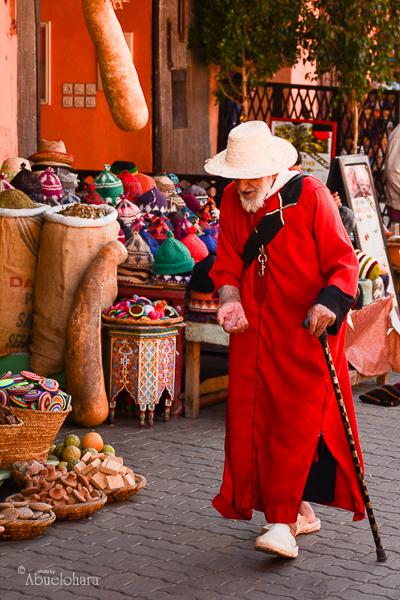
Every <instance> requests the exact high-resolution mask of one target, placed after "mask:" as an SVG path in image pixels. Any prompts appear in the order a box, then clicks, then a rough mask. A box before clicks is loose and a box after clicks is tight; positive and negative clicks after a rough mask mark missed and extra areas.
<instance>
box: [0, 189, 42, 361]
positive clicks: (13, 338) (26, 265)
mask: <svg viewBox="0 0 400 600" xmlns="http://www.w3.org/2000/svg"><path fill="white" fill-rule="evenodd" d="M46 210H48V207H47V206H44V205H40V204H35V202H33V201H32V200H31V199H30V198H29V196H27V195H26V194H24V192H21V191H20V190H13V189H10V190H5V191H4V192H0V281H1V284H0V356H2V355H6V354H12V353H14V352H26V351H28V349H29V344H30V342H31V334H32V302H33V288H34V282H35V273H36V266H37V257H38V252H39V239H40V232H41V228H42V223H43V219H42V215H43V213H44V212H45V211H46Z"/></svg>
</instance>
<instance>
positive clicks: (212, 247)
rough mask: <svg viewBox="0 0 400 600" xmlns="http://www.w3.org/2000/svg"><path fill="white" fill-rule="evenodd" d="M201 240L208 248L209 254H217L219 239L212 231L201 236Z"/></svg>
mask: <svg viewBox="0 0 400 600" xmlns="http://www.w3.org/2000/svg"><path fill="white" fill-rule="evenodd" d="M200 239H201V241H202V242H203V244H205V245H206V246H207V249H208V251H209V252H212V253H213V254H215V253H216V251H217V239H216V238H215V236H213V235H212V233H211V231H209V230H207V231H206V232H205V233H203V235H201V236H200Z"/></svg>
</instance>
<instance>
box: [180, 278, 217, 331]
mask: <svg viewBox="0 0 400 600" xmlns="http://www.w3.org/2000/svg"><path fill="white" fill-rule="evenodd" d="M189 285H190V283H189ZM219 307H220V303H219V297H218V294H217V292H209V293H206V292H195V291H194V290H190V292H189V300H188V305H187V308H188V311H189V313H194V314H196V313H198V314H199V315H204V316H207V315H208V316H209V317H210V316H212V315H216V313H217V311H218V309H219ZM190 317H191V318H190V320H191V321H200V320H201V321H208V322H209V321H210V318H208V319H200V318H196V319H195V318H194V315H193V314H191V315H190Z"/></svg>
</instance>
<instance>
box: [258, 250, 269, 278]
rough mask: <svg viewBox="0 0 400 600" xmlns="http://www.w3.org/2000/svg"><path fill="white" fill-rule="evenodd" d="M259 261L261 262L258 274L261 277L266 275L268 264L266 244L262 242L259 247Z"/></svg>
mask: <svg viewBox="0 0 400 600" xmlns="http://www.w3.org/2000/svg"><path fill="white" fill-rule="evenodd" d="M257 260H258V262H259V263H260V270H259V271H258V274H259V276H260V277H264V273H265V269H266V266H267V261H268V256H267V255H266V253H265V247H264V244H262V245H261V246H260V248H259V255H258V257H257Z"/></svg>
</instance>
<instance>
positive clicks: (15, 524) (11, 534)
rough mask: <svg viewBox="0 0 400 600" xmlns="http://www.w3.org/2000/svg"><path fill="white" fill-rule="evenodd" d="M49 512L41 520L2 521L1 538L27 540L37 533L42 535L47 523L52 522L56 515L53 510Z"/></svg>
mask: <svg viewBox="0 0 400 600" xmlns="http://www.w3.org/2000/svg"><path fill="white" fill-rule="evenodd" d="M49 512H50V517H49V518H48V519H46V520H43V521H38V520H36V521H32V520H30V519H26V520H22V519H21V520H18V521H12V522H11V523H4V525H2V526H3V527H4V533H3V534H2V537H1V539H2V540H28V539H30V538H33V537H37V536H38V535H42V533H44V532H45V531H46V529H47V528H48V526H49V525H51V524H52V523H54V521H55V520H56V515H55V514H54V512H52V511H49Z"/></svg>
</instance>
